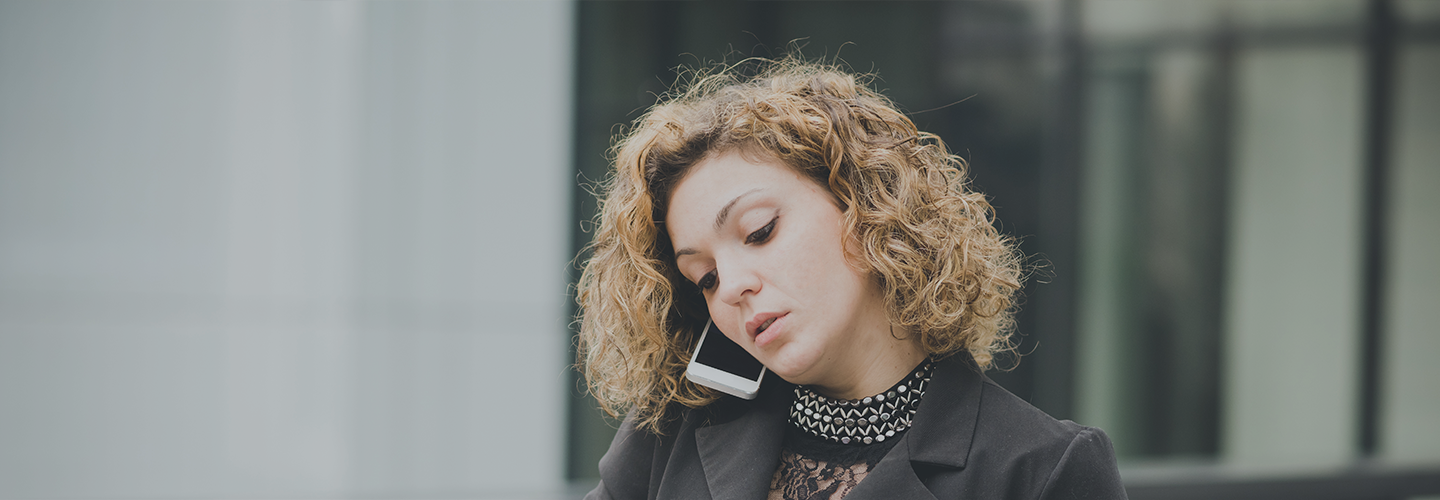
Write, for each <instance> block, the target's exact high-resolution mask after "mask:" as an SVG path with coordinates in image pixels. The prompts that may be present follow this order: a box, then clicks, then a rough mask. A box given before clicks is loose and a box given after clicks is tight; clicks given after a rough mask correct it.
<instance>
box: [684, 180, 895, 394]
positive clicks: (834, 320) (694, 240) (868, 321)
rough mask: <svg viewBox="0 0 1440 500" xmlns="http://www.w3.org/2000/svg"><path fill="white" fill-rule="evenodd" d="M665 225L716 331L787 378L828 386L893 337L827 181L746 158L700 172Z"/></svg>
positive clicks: (877, 292)
mask: <svg viewBox="0 0 1440 500" xmlns="http://www.w3.org/2000/svg"><path fill="white" fill-rule="evenodd" d="M665 228H666V230H668V231H669V234H670V239H671V241H672V242H673V243H674V245H675V250H676V251H675V255H676V258H675V260H676V265H677V266H678V268H679V270H680V272H681V273H683V274H684V275H685V278H686V279H688V280H690V282H691V283H694V284H696V285H697V286H699V288H700V289H701V291H702V293H703V294H704V296H705V302H706V304H707V305H708V306H709V309H710V317H711V319H713V320H714V321H715V326H717V327H719V328H720V331H722V332H724V333H725V336H727V337H730V339H732V340H734V341H735V342H736V343H738V344H740V346H742V347H744V348H745V350H746V351H749V352H750V353H751V354H753V355H754V356H755V357H756V358H757V359H759V360H760V362H761V363H764V364H765V366H766V367H768V368H769V369H770V370H771V371H773V372H775V374H777V375H779V376H780V377H781V378H784V379H785V380H788V381H790V382H792V383H796V384H808V385H819V386H821V387H825V386H827V385H830V383H831V382H833V381H841V382H843V381H844V380H846V379H847V375H846V373H845V372H846V370H852V369H854V368H858V367H862V366H863V365H864V364H865V363H866V360H867V359H869V358H870V357H873V351H874V349H876V348H880V346H879V345H877V344H878V343H880V342H881V341H882V340H883V339H882V338H876V337H877V335H885V333H878V332H888V326H889V322H888V320H887V319H886V315H885V309H884V301H883V298H882V295H881V293H880V290H879V287H878V285H877V284H876V283H875V282H874V280H872V279H870V277H869V276H868V275H867V274H866V273H862V272H861V271H859V270H857V269H856V268H855V267H853V266H851V265H850V264H849V262H847V260H846V258H845V254H844V245H845V244H846V241H847V238H846V237H845V231H844V227H843V218H842V214H841V212H840V209H839V208H837V207H836V204H835V201H834V198H833V196H832V195H831V194H830V193H829V191H828V190H827V189H826V188H825V187H823V186H821V185H819V184H818V183H816V182H814V181H812V180H810V179H808V178H806V177H803V176H802V175H801V174H800V173H799V172H796V171H795V170H793V169H791V168H788V167H786V166H785V165H783V164H781V163H780V162H778V161H776V160H756V163H751V161H750V160H747V159H746V158H745V156H742V155H741V154H739V153H733V152H732V153H726V154H722V155H718V156H713V157H710V158H707V159H705V160H703V161H701V162H700V163H699V164H697V165H695V166H693V167H691V171H690V172H689V173H688V174H687V175H686V176H685V177H684V178H683V179H682V180H681V181H680V183H679V184H678V185H677V186H676V187H675V189H674V192H673V193H672V195H671V198H670V206H669V209H668V212H667V220H666V222H665Z"/></svg>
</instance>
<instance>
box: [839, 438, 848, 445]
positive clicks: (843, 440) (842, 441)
mask: <svg viewBox="0 0 1440 500" xmlns="http://www.w3.org/2000/svg"><path fill="white" fill-rule="evenodd" d="M840 443H841V444H850V438H848V437H842V438H840Z"/></svg>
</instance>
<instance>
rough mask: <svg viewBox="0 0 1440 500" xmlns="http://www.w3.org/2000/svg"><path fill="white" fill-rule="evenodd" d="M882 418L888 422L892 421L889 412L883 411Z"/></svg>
mask: <svg viewBox="0 0 1440 500" xmlns="http://www.w3.org/2000/svg"><path fill="white" fill-rule="evenodd" d="M880 420H884V421H886V422H889V421H890V414H889V413H881V414H880Z"/></svg>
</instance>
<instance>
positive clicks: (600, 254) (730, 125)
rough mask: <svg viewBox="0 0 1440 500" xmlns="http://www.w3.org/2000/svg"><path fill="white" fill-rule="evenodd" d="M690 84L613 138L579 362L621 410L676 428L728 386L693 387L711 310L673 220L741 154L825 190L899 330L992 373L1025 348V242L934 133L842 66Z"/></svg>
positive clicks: (735, 71)
mask: <svg viewBox="0 0 1440 500" xmlns="http://www.w3.org/2000/svg"><path fill="white" fill-rule="evenodd" d="M689 81H690V83H689V84H688V85H683V86H681V91H680V92H678V93H675V94H671V95H669V96H667V98H665V99H663V100H662V102H661V103H659V104H656V105H655V106H654V107H653V108H651V109H650V110H649V112H648V113H646V114H645V115H644V116H642V117H640V118H639V119H637V120H636V121H635V123H634V125H633V127H632V128H631V130H629V131H628V132H627V133H626V134H624V135H623V136H622V137H621V138H620V139H619V140H618V141H617V142H616V144H615V146H614V148H613V149H612V151H611V153H612V155H613V157H614V166H613V170H612V171H611V172H610V176H609V177H608V178H607V179H606V181H605V183H604V184H603V185H602V186H601V187H602V189H601V191H600V192H601V193H602V194H601V195H600V198H601V203H600V211H599V215H598V216H597V219H598V225H597V229H596V232H595V238H594V241H593V242H592V243H591V244H590V246H589V247H588V249H589V250H590V251H591V252H592V255H591V257H590V259H589V261H588V262H587V263H586V264H585V269H584V272H583V274H582V275H581V277H580V282H579V285H578V290H577V301H578V302H579V304H580V307H581V310H580V313H579V322H580V340H579V352H580V360H579V363H580V367H581V369H582V370H583V372H584V374H585V378H586V380H587V382H588V384H589V389H590V391H591V393H592V394H593V395H594V396H595V397H596V399H597V400H598V401H599V402H600V405H601V407H602V408H603V409H605V410H606V411H607V412H609V413H610V414H611V415H612V416H619V415H621V414H624V413H626V412H627V411H632V412H633V414H632V418H633V419H634V423H635V425H636V426H637V427H640V428H645V429H648V430H650V431H652V432H656V433H663V428H664V423H665V422H666V421H667V420H669V419H670V417H672V416H674V415H675V412H676V411H678V410H679V409H680V408H681V407H682V406H683V407H691V408H698V407H702V406H705V405H708V404H710V403H712V402H714V401H715V400H716V399H718V398H719V393H718V392H716V391H713V390H711V389H709V388H706V387H703V386H699V385H696V384H694V383H692V382H690V381H688V380H686V379H685V376H684V374H685V368H686V364H687V362H688V361H689V356H690V351H691V350H692V349H693V348H694V346H695V342H696V339H697V338H698V336H699V330H700V328H702V327H703V326H704V323H705V318H707V317H708V312H707V310H706V306H705V303H704V299H703V297H702V295H701V294H700V291H699V289H698V288H697V287H695V286H694V285H692V284H690V283H689V282H688V281H686V280H685V279H684V277H683V276H681V275H680V273H679V272H678V271H677V270H676V269H675V265H674V264H675V259H674V255H673V248H671V246H670V242H669V237H668V235H667V233H666V231H665V230H664V228H663V227H662V225H661V224H660V223H658V222H657V221H663V220H664V219H665V217H664V215H665V209H666V208H667V206H668V204H669V195H670V191H671V190H672V189H673V188H674V187H675V185H676V184H678V183H679V182H680V180H681V179H683V177H684V176H685V174H686V173H687V172H688V170H689V168H690V167H691V166H693V165H695V164H696V163H698V162H700V161H701V160H703V159H705V158H707V157H710V156H713V155H717V154H720V153H724V152H729V151H743V152H745V153H746V154H747V155H763V156H764V157H767V158H773V159H775V160H779V161H780V162H782V163H783V164H785V165H787V166H789V167H791V168H794V169H796V171H798V172H801V173H802V174H804V175H806V176H808V177H809V178H811V179H813V180H815V181H816V182H818V183H820V184H821V185H824V186H827V187H828V188H829V190H830V193H831V194H833V195H834V197H835V199H836V200H837V201H838V204H839V205H840V208H841V210H842V212H843V214H844V229H845V231H846V234H848V235H850V237H851V238H853V242H854V243H855V245H847V247H853V248H847V249H846V250H845V251H846V257H847V259H848V260H850V261H851V263H852V264H853V265H855V266H856V267H857V268H859V269H861V270H862V271H865V272H867V273H869V274H871V275H872V276H873V277H874V279H876V280H877V283H878V284H879V286H880V289H881V290H882V291H883V293H884V300H885V302H886V306H887V313H888V315H889V318H890V321H891V322H892V323H893V324H895V325H899V326H902V327H904V328H905V329H906V330H908V331H913V332H916V334H917V335H918V341H919V343H920V345H921V346H922V347H923V348H924V349H925V350H926V351H928V352H929V353H930V354H931V355H932V356H934V357H937V358H943V357H946V356H950V355H953V354H956V353H959V352H961V351H967V352H968V353H969V354H970V356H971V357H973V358H974V360H975V362H976V363H977V364H978V365H979V366H980V367H982V368H988V367H990V366H991V364H992V362H993V359H994V357H995V356H996V355H997V354H999V353H1001V352H1006V351H1013V349H1014V346H1013V344H1012V343H1011V341H1010V333H1011V330H1012V329H1013V325H1014V320H1013V310H1012V309H1013V304H1014V303H1015V300H1014V299H1015V295H1016V293H1018V290H1019V289H1020V285H1021V282H1022V280H1023V273H1022V270H1021V261H1022V259H1021V256H1020V254H1019V253H1018V252H1017V250H1016V247H1015V245H1014V242H1013V241H1012V240H1011V239H1010V238H1008V237H1006V236H1003V235H1001V234H1000V233H999V231H997V230H996V228H995V221H994V210H993V209H992V207H991V206H990V204H989V202H987V201H986V199H985V196H984V195H983V194H980V193H977V192H974V191H971V190H969V189H968V188H967V185H966V176H965V168H966V165H965V162H964V160H962V159H961V158H959V157H957V156H954V155H952V154H950V153H949V151H948V150H947V149H946V147H945V144H944V143H943V142H942V141H941V140H940V138H939V137H937V136H935V135H933V134H929V133H925V132H920V131H919V130H917V129H916V128H915V124H914V123H913V122H911V120H910V119H909V118H907V117H906V116H905V115H904V114H902V113H901V112H899V111H897V110H896V106H895V105H894V104H893V103H892V102H891V101H890V100H889V99H888V98H886V97H885V96H883V95H881V94H879V93H878V92H876V91H874V90H872V89H870V88H869V84H870V81H869V79H868V77H858V76H856V75H853V74H850V73H848V72H846V71H844V70H842V69H839V68H837V67H836V66H834V65H827V64H820V63H812V62H806V61H804V60H801V59H798V58H793V57H792V58H787V59H784V60H780V61H769V60H754V59H752V60H747V61H745V62H742V63H740V64H737V65H733V66H717V67H715V68H712V69H708V70H701V71H696V72H692V73H691V74H690V78H689Z"/></svg>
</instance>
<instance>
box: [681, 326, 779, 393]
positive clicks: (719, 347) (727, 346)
mask: <svg viewBox="0 0 1440 500" xmlns="http://www.w3.org/2000/svg"><path fill="white" fill-rule="evenodd" d="M695 362H696V363H700V364H702V365H710V366H713V367H715V368H718V369H720V370H723V371H727V372H730V373H732V374H734V375H735V376H737V377H741V378H746V379H749V380H755V379H758V378H760V371H761V370H762V369H764V368H765V366H764V365H762V364H760V360H758V359H755V357H754V356H751V355H750V353H748V352H745V348H743V347H740V344H736V343H735V341H733V340H730V337H726V336H725V334H724V333H721V332H720V328H718V327H716V326H714V325H711V326H710V333H706V334H705V344H704V345H701V346H700V352H699V353H697V354H696V355H695Z"/></svg>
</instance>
